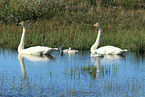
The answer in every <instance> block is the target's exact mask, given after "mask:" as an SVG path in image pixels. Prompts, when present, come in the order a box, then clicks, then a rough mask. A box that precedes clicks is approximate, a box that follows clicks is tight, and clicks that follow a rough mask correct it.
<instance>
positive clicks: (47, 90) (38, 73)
mask: <svg viewBox="0 0 145 97" xmlns="http://www.w3.org/2000/svg"><path fill="white" fill-rule="evenodd" d="M0 59H1V61H0V96H15V97H17V96H21V97H26V96H38V97H39V96H55V97H56V96H64V97H66V96H79V97H81V96H83V97H84V96H91V97H92V96H94V97H99V96H103V97H113V96H115V97H116V96H122V97H127V96H129V97H144V96H145V55H144V54H142V55H141V54H137V53H133V52H127V53H124V55H123V56H118V55H114V56H113V55H107V56H104V57H97V58H91V57H90V52H89V51H79V53H77V54H75V55H69V54H64V55H63V56H59V51H56V52H53V53H52V54H51V56H32V55H31V56H30V55H27V56H26V55H19V54H18V53H17V51H11V50H6V49H1V50H0Z"/></svg>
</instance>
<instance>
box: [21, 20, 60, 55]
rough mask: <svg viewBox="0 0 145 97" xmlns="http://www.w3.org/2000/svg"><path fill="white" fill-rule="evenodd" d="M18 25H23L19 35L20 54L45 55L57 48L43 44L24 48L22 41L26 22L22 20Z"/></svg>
mask: <svg viewBox="0 0 145 97" xmlns="http://www.w3.org/2000/svg"><path fill="white" fill-rule="evenodd" d="M19 25H21V26H22V27H23V33H22V37H21V42H20V44H19V46H18V53H20V54H31V55H43V54H44V55H46V54H50V53H51V52H52V51H54V50H58V49H57V48H50V47H45V46H35V47H30V48H26V49H24V41H25V32H26V23H25V22H24V21H22V22H20V23H19Z"/></svg>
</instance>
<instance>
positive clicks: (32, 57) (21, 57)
mask: <svg viewBox="0 0 145 97" xmlns="http://www.w3.org/2000/svg"><path fill="white" fill-rule="evenodd" d="M24 58H26V59H28V60H29V61H31V62H39V61H49V60H51V59H54V58H53V57H52V56H51V55H41V56H40V55H24V54H18V60H19V62H20V64H21V69H22V73H23V75H22V78H23V79H25V78H26V71H25V64H24Z"/></svg>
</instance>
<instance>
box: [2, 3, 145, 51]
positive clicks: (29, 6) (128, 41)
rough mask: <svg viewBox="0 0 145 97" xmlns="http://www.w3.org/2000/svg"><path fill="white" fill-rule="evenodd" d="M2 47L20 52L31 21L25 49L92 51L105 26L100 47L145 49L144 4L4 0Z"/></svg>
mask: <svg viewBox="0 0 145 97" xmlns="http://www.w3.org/2000/svg"><path fill="white" fill-rule="evenodd" d="M0 6H1V8H0V12H1V13H0V46H1V47H8V48H11V49H17V46H18V44H19V41H20V37H21V33H22V27H17V26H16V24H17V23H18V22H20V21H22V20H24V21H27V26H28V27H27V32H26V41H25V44H26V45H25V47H29V46H34V45H44V46H50V47H60V46H63V47H64V48H68V47H70V46H71V47H72V48H75V49H83V50H85V49H90V47H91V45H92V44H93V43H94V41H95V39H96V37H97V29H96V28H91V27H90V26H91V25H92V24H94V23H96V22H100V24H102V29H103V30H102V36H101V41H100V45H99V46H103V45H113V46H117V47H120V48H122V49H128V50H131V51H144V49H145V38H144V37H145V33H144V31H145V27H144V26H145V14H144V13H145V3H144V0H121V1H120V0H101V1H100V0H90V1H89V0H83V1H82V0H67V1H66V0H57V1H54V0H49V1H48V0H22V1H20V0H1V2H0Z"/></svg>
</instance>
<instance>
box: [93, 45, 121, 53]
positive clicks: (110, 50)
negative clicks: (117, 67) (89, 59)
mask: <svg viewBox="0 0 145 97" xmlns="http://www.w3.org/2000/svg"><path fill="white" fill-rule="evenodd" d="M123 51H124V50H122V49H120V48H118V47H114V46H103V47H100V48H98V49H97V50H95V52H96V53H99V54H104V55H105V54H106V55H107V54H121V53H122V52H123Z"/></svg>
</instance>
